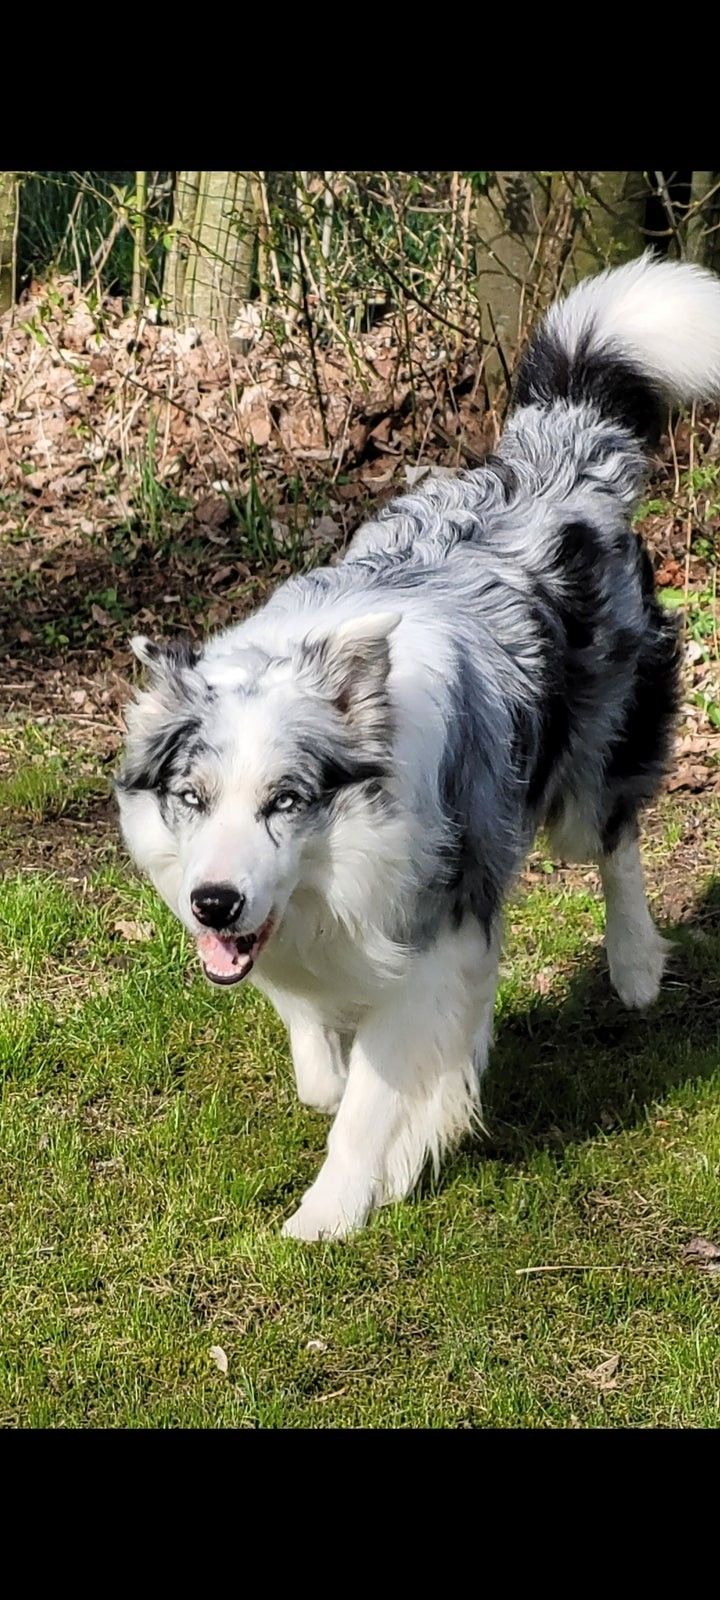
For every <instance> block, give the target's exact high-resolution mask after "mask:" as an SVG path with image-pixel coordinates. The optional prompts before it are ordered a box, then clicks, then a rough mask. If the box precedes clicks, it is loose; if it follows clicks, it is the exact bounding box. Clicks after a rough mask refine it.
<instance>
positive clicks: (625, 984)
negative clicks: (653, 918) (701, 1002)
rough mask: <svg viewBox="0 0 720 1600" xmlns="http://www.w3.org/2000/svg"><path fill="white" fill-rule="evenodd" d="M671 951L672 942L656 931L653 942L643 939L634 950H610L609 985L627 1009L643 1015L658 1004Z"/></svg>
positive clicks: (623, 946) (653, 934)
mask: <svg viewBox="0 0 720 1600" xmlns="http://www.w3.org/2000/svg"><path fill="white" fill-rule="evenodd" d="M671 949H672V945H671V944H670V942H669V940H668V939H663V938H661V936H660V934H659V933H657V931H656V930H655V929H654V928H653V932H652V938H645V939H643V940H642V941H640V942H639V943H638V944H637V945H635V946H634V947H633V948H632V949H630V948H629V947H628V945H627V944H625V943H624V944H623V945H622V947H620V948H618V949H611V948H610V947H608V964H609V967H610V982H611V983H612V986H613V989H614V990H615V993H616V994H617V995H618V997H619V998H620V1000H622V1003H623V1005H624V1006H628V1007H630V1008H631V1009H632V1010H633V1011H644V1010H645V1009H646V1007H647V1006H651V1005H652V1004H653V1002H654V1001H655V1000H657V997H658V995H659V993H660V984H661V982H662V975H663V972H664V970H665V963H666V961H667V958H668V956H669V954H670V951H671Z"/></svg>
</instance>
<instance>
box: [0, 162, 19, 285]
mask: <svg viewBox="0 0 720 1600" xmlns="http://www.w3.org/2000/svg"><path fill="white" fill-rule="evenodd" d="M18 203H19V189H18V180H17V173H15V172H0V312H3V311H7V310H8V309H9V307H10V306H11V305H14V303H15V288H16V283H15V275H16V271H17V262H16V260H15V245H16V240H17V209H18Z"/></svg>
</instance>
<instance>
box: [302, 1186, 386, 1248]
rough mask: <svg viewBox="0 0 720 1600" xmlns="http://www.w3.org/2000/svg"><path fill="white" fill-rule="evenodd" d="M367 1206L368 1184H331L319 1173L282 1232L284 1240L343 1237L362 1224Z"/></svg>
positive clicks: (365, 1216) (367, 1213)
mask: <svg viewBox="0 0 720 1600" xmlns="http://www.w3.org/2000/svg"><path fill="white" fill-rule="evenodd" d="M371 1209H372V1189H371V1187H370V1186H369V1185H362V1186H361V1187H355V1188H353V1187H351V1186H350V1185H335V1184H333V1183H332V1182H331V1181H328V1180H326V1179H324V1178H323V1174H322V1172H321V1173H320V1176H319V1178H317V1180H316V1182H315V1183H314V1184H313V1185H312V1188H311V1189H308V1192H307V1194H306V1195H305V1198H304V1200H303V1201H302V1203H301V1205H299V1206H298V1209H297V1211H294V1212H293V1215H292V1216H291V1217H288V1219H287V1222H285V1223H284V1224H283V1229H282V1231H283V1234H284V1236H285V1238H286V1239H308V1240H311V1239H346V1238H347V1236H348V1234H350V1233H356V1232H357V1231H358V1229H359V1228H362V1227H363V1226H364V1224H365V1222H366V1221H367V1218H368V1215H369V1213H370V1211H371Z"/></svg>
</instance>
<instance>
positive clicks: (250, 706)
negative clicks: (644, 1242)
mask: <svg viewBox="0 0 720 1600" xmlns="http://www.w3.org/2000/svg"><path fill="white" fill-rule="evenodd" d="M398 620H399V618H398V616H397V615H396V614H394V613H393V614H390V613H383V614H375V615H373V616H371V617H367V616H364V617H362V618H355V619H351V620H349V621H345V622H343V623H342V624H341V625H339V626H337V627H336V628H335V629H330V630H329V631H328V630H327V629H322V628H318V627H317V626H316V628H315V629H313V630H312V632H311V633H309V634H307V635H306V637H305V638H304V639H303V640H300V641H298V642H297V643H296V644H295V645H294V646H293V645H291V644H290V642H289V641H288V646H289V648H290V649H291V650H292V652H293V654H292V659H290V658H272V659H271V658H270V657H269V656H267V655H265V654H264V653H263V652H262V651H258V650H255V649H250V650H245V651H242V652H240V654H239V655H238V656H236V657H232V656H230V657H222V656H221V655H220V654H219V653H218V655H216V656H213V655H212V653H211V654H210V655H209V656H208V658H207V659H206V660H204V661H201V662H199V663H198V662H197V661H196V662H194V663H192V664H190V665H188V664H187V663H182V664H180V665H178V663H177V662H173V661H172V660H171V659H169V658H164V657H163V655H162V652H159V651H158V649H157V647H151V646H148V645H147V642H146V641H140V644H141V645H142V649H141V650H139V652H138V653H139V654H140V655H141V659H142V660H143V661H144V662H145V664H146V665H147V667H148V670H149V671H150V673H151V679H152V680H153V681H152V687H151V689H150V691H149V692H148V693H146V694H145V695H144V696H141V697H140V700H139V701H138V702H137V703H136V705H135V707H133V708H132V709H131V717H130V719H129V720H130V724H131V726H130V739H129V746H130V758H129V766H128V771H129V773H130V774H131V776H130V778H129V779H127V780H126V782H127V787H126V789H125V792H124V793H123V792H121V794H120V805H121V814H122V823H123V831H124V833H125V837H126V840H127V842H128V844H129V846H130V849H131V850H132V852H133V855H134V856H135V859H136V861H137V862H138V864H139V865H140V866H142V867H143V868H144V869H145V870H146V871H147V872H148V873H149V875H150V876H151V878H152V880H153V882H154V883H155V885H156V887H157V888H158V890H159V892H160V893H161V894H162V895H163V897H164V899H166V900H167V902H168V904H169V905H170V906H171V907H172V909H173V911H175V913H176V915H177V916H179V917H180V919H181V921H182V922H183V923H184V924H185V927H186V928H188V930H189V931H190V932H191V933H192V934H193V935H194V937H195V938H196V940H197V941H198V950H199V953H200V955H201V958H202V959H203V960H204V963H205V966H206V970H207V971H208V973H209V975H210V976H211V977H213V979H214V981H217V982H235V981H237V979H238V978H240V977H242V976H244V975H245V974H246V973H247V972H248V971H249V970H250V968H251V966H252V964H253V962H254V960H255V959H257V956H258V954H259V953H260V951H261V950H262V948H263V945H264V943H265V942H266V940H267V938H268V937H269V936H270V933H271V932H272V929H273V927H274V926H275V925H276V924H277V922H278V921H279V920H280V919H281V918H282V916H283V915H284V912H285V910H286V908H287V904H288V901H289V900H290V898H291V896H292V894H293V892H294V890H295V889H296V887H297V885H298V882H299V880H300V874H301V869H302V860H303V852H304V846H305V843H306V841H307V839H308V837H310V836H311V835H312V834H314V832H315V823H316V819H317V818H318V817H320V818H322V815H323V812H322V809H321V807H320V806H319V805H318V802H319V801H320V799H321V789H322V784H323V774H324V772H325V769H326V764H327V762H328V760H329V761H330V765H331V766H333V765H335V766H337V759H336V758H337V756H338V755H340V757H341V758H344V759H345V760H346V761H347V760H348V759H350V760H352V761H354V763H355V764H356V766H357V771H358V773H360V772H361V771H362V770H363V769H364V770H365V771H366V772H373V773H374V772H375V771H376V769H377V764H378V763H379V762H381V759H382V758H383V757H384V755H385V752H386V748H387V738H388V723H387V716H386V702H385V698H384V685H385V680H386V678H387V674H388V671H389V661H390V658H389V651H388V645H387V639H388V636H389V634H390V633H391V632H392V631H393V629H394V628H395V627H396V625H397V622H398ZM208 688H209V689H210V690H212V694H211V695H210V696H209V695H208ZM183 719H184V721H185V724H186V726H187V736H186V738H185V740H183V737H182V734H183ZM177 735H179V737H177ZM163 741H164V743H165V747H166V749H167V751H168V752H169V759H168V761H167V762H166V764H165V766H164V767H162V759H163ZM153 752H155V763H156V765H155V771H156V772H157V773H159V772H160V771H161V769H162V794H161V793H160V792H159V790H160V786H161V784H160V779H159V778H155V777H153V765H152V763H153ZM133 772H134V774H135V776H134V778H133V777H132V774H133ZM350 781H361V779H360V778H359V777H358V779H357V780H354V779H351V780H350ZM133 782H134V783H135V785H136V787H135V789H134V790H133ZM283 801H289V804H288V805H287V806H286V805H285V804H283ZM278 802H280V803H278ZM219 886H223V887H224V888H225V889H230V890H232V891H233V892H234V896H235V898H237V899H238V900H240V901H241V904H240V906H239V908H238V910H237V914H235V913H234V912H233V915H232V917H231V919H230V920H229V922H228V924H227V925H225V926H220V927H219V928H218V929H217V930H215V929H213V928H209V927H208V926H207V923H208V921H212V916H209V917H207V918H205V920H203V917H202V915H199V914H196V910H194V909H193V900H194V899H195V900H196V903H197V912H200V911H201V901H202V894H203V891H204V892H205V896H206V899H207V898H208V896H209V891H210V889H211V888H212V887H216V888H217V887H219ZM210 905H212V900H211V899H210Z"/></svg>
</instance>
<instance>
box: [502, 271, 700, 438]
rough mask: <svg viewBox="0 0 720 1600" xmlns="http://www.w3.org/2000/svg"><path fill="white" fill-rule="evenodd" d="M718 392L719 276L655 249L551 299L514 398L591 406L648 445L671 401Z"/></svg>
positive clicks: (521, 370)
mask: <svg viewBox="0 0 720 1600" xmlns="http://www.w3.org/2000/svg"><path fill="white" fill-rule="evenodd" d="M718 394H720V279H718V278H716V277H715V276H714V275H713V274H712V273H710V272H705V271H703V269H702V268H701V267H694V266H690V265H689V264H688V263H687V262H676V261H658V260H656V259H655V258H654V257H653V256H652V255H651V254H649V253H648V254H646V255H644V256H640V258H639V259H638V260H637V261H631V262H629V263H628V265H627V266H624V267H617V268H615V269H614V270H612V271H610V272H601V273H600V274H599V276H598V277H596V278H589V279H587V280H586V281H585V282H583V283H580V284H578V286H577V288H575V289H573V290H572V291H571V293H570V294H569V295H568V297H567V299H566V300H561V301H558V302H556V304H555V305H554V306H551V308H550V310H549V311H548V312H547V315H546V316H545V317H544V318H543V320H542V322H541V323H540V325H539V327H538V328H537V329H536V331H535V333H534V335H533V337H532V339H531V342H530V344H529V346H528V348H527V350H526V352H525V354H524V356H523V358H522V360H521V362H520V366H519V368H518V374H517V382H516V392H515V404H516V406H527V405H538V404H539V405H545V406H547V405H551V404H552V403H553V402H554V401H556V400H566V401H569V402H571V403H572V404H574V405H585V406H587V405H591V406H593V407H595V408H596V409H597V410H599V411H600V412H601V413H602V415H603V416H605V417H608V418H611V417H612V418H614V419H615V420H616V421H618V422H621V423H622V424H623V425H624V426H625V427H626V428H629V429H630V431H631V432H632V433H634V434H635V435H636V436H637V437H638V438H640V439H642V440H643V441H645V442H647V443H648V444H650V443H654V442H655V440H656V439H657V438H658V437H659V435H660V432H661V431H662V426H663V421H664V415H665V412H666V407H667V401H668V400H673V401H681V400H684V401H690V400H709V399H711V398H713V397H714V396H716V395H718Z"/></svg>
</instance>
